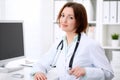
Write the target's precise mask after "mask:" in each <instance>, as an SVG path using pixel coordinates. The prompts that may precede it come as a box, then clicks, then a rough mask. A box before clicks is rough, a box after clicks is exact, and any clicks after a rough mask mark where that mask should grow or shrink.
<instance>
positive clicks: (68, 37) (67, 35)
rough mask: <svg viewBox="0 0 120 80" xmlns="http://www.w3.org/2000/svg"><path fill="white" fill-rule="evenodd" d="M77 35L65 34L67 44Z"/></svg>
mask: <svg viewBox="0 0 120 80" xmlns="http://www.w3.org/2000/svg"><path fill="white" fill-rule="evenodd" d="M76 35H77V33H66V38H67V44H68V45H69V44H70V43H71V42H72V41H73V39H74V37H75V36H76Z"/></svg>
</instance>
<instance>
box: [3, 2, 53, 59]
mask: <svg viewBox="0 0 120 80" xmlns="http://www.w3.org/2000/svg"><path fill="white" fill-rule="evenodd" d="M4 15H5V18H4V20H23V21H24V43H25V44H24V46H25V54H26V56H27V58H29V59H39V58H40V56H41V55H42V54H43V53H45V52H47V50H48V49H49V47H50V46H51V44H52V43H53V26H52V16H53V15H52V2H51V1H50V0H48V1H47V3H46V1H45V0H6V1H5V14H4Z"/></svg>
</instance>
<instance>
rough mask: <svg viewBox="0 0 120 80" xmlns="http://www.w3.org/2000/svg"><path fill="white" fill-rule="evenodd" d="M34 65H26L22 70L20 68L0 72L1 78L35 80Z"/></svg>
mask: <svg viewBox="0 0 120 80" xmlns="http://www.w3.org/2000/svg"><path fill="white" fill-rule="evenodd" d="M31 69H32V67H24V69H22V70H18V71H15V72H10V73H0V80H34V79H33V76H31V75H30V74H31Z"/></svg>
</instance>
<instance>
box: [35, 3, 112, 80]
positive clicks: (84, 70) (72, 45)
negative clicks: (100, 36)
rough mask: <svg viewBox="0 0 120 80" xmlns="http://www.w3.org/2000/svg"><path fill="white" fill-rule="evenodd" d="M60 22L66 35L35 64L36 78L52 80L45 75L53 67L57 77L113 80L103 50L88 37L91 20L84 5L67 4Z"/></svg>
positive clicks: (59, 78)
mask: <svg viewBox="0 0 120 80" xmlns="http://www.w3.org/2000/svg"><path fill="white" fill-rule="evenodd" d="M57 21H58V23H59V26H60V28H61V29H62V30H63V31H64V32H65V33H66V35H65V36H64V37H63V38H62V40H61V41H60V42H58V43H55V45H53V47H52V48H51V49H50V50H49V51H48V53H46V54H45V55H44V56H43V57H42V58H41V59H40V61H39V62H37V63H36V64H35V65H34V67H33V69H34V73H35V74H34V79H35V80H49V79H47V76H46V74H47V73H48V72H49V70H50V69H51V67H54V68H56V70H57V71H56V72H57V73H56V74H57V75H58V76H57V77H58V78H57V79H56V80H111V79H112V78H113V76H114V75H113V71H112V68H111V66H110V64H109V61H108V60H107V58H106V56H105V53H104V50H103V49H102V48H101V47H100V45H99V44H98V43H97V42H95V41H94V40H92V39H90V38H88V37H87V36H86V29H87V25H88V22H87V13H86V10H85V8H84V6H83V5H82V4H79V3H75V2H68V3H66V4H65V5H64V6H63V8H62V9H61V10H60V12H59V15H58V18H57Z"/></svg>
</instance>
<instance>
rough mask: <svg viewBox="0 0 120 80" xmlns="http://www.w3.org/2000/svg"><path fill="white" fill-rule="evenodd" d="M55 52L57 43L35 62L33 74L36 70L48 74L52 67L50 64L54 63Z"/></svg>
mask: <svg viewBox="0 0 120 80" xmlns="http://www.w3.org/2000/svg"><path fill="white" fill-rule="evenodd" d="M55 54H56V45H53V46H52V47H51V48H50V49H49V51H48V52H47V53H45V54H44V55H43V56H41V57H40V60H38V61H37V62H36V63H34V65H33V69H32V72H31V74H32V75H34V74H35V73H36V72H43V73H45V74H46V73H47V71H48V70H49V69H50V64H51V63H52V61H53V58H54V56H55Z"/></svg>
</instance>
